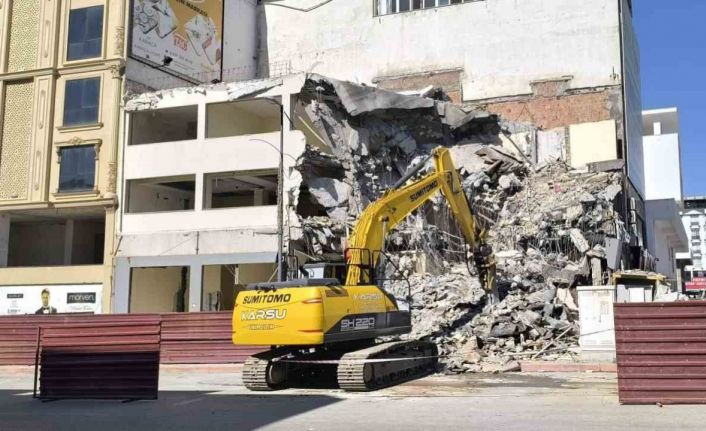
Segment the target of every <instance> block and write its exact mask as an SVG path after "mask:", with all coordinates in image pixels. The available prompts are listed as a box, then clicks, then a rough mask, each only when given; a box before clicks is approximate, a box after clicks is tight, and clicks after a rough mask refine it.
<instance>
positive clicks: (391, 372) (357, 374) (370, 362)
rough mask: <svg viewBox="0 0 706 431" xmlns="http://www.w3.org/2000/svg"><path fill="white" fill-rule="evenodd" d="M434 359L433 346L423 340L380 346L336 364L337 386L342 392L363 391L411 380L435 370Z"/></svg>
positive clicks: (363, 350)
mask: <svg viewBox="0 0 706 431" xmlns="http://www.w3.org/2000/svg"><path fill="white" fill-rule="evenodd" d="M436 356H437V349H436V346H435V345H434V344H432V343H426V342H423V341H398V342H392V343H383V344H378V345H376V346H373V347H369V348H367V349H362V350H357V351H354V352H350V353H347V354H345V355H343V357H341V361H340V362H339V365H338V385H339V386H340V387H341V389H343V390H345V391H351V392H365V391H374V390H377V389H381V388H384V387H387V386H392V385H396V384H399V383H402V382H406V381H409V380H413V379H416V378H419V377H422V376H425V375H427V374H429V373H431V372H434V371H435V370H436V365H437V362H438V358H437V357H436ZM386 360H387V361H386Z"/></svg>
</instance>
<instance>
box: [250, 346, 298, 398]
mask: <svg viewBox="0 0 706 431" xmlns="http://www.w3.org/2000/svg"><path fill="white" fill-rule="evenodd" d="M279 356H281V353H280V352H278V351H275V350H270V351H268V352H263V353H258V354H257V355H254V356H251V357H249V358H248V359H247V360H246V361H245V364H244V365H243V385H245V387H246V388H248V389H250V390H251V391H275V390H278V389H283V388H284V387H285V385H286V381H287V374H288V370H287V364H285V363H278V362H273V359H276V358H278V357H279Z"/></svg>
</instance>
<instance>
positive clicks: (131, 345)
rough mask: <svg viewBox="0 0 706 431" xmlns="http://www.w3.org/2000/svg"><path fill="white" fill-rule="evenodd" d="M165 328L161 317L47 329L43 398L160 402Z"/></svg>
mask: <svg viewBox="0 0 706 431" xmlns="http://www.w3.org/2000/svg"><path fill="white" fill-rule="evenodd" d="M160 326H161V319H160V317H159V316H158V315H153V316H124V317H123V319H121V320H119V321H118V320H115V321H113V322H99V323H96V322H93V323H80V324H67V325H61V326H42V327H41V328H40V329H39V341H40V343H39V345H40V353H39V355H40V361H39V363H40V364H41V373H40V374H39V397H40V398H42V399H57V398H112V399H115V398H118V399H121V398H122V399H156V398H157V393H158V387H159V349H160ZM35 378H36V376H35Z"/></svg>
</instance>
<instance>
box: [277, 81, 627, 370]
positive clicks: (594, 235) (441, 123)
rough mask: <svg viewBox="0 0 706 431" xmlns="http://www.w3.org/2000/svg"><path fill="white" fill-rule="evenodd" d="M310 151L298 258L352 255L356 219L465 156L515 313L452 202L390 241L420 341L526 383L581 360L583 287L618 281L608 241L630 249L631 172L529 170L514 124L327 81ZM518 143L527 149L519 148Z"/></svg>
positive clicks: (393, 277)
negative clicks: (488, 279) (441, 163)
mask: <svg viewBox="0 0 706 431" xmlns="http://www.w3.org/2000/svg"><path fill="white" fill-rule="evenodd" d="M295 116H296V121H297V122H299V123H300V124H298V128H299V129H300V130H308V132H305V134H307V133H308V134H309V136H308V138H309V142H317V143H318V144H319V145H318V148H314V147H309V148H308V149H307V151H306V152H305V153H304V154H302V155H301V156H300V157H299V160H298V163H297V168H296V169H297V171H298V172H299V174H300V175H301V183H300V184H298V185H296V186H295V187H292V188H291V189H290V190H289V194H290V203H291V205H292V207H293V212H294V216H292V215H291V214H290V220H291V219H292V218H296V219H297V222H298V226H297V227H298V229H291V228H290V254H295V255H296V254H297V253H298V254H299V256H306V257H308V258H310V259H311V258H314V259H316V258H321V257H322V256H331V254H332V253H338V254H339V255H340V254H341V253H342V252H343V249H344V248H345V238H346V237H347V236H348V234H349V233H350V228H351V227H352V225H353V223H354V221H355V218H356V216H357V215H358V214H359V213H360V212H361V211H362V210H363V209H364V208H365V206H366V205H367V204H368V203H370V202H372V201H374V200H375V199H377V198H378V197H379V196H380V195H381V194H382V193H383V192H384V190H386V189H387V188H389V187H390V186H391V185H392V184H394V183H395V182H396V181H397V180H398V179H399V178H401V177H402V175H404V173H405V172H407V171H408V169H409V168H410V167H411V166H413V165H415V164H417V163H419V162H420V161H421V160H423V159H424V158H425V156H426V155H428V154H429V152H430V151H431V150H432V149H433V148H434V147H436V146H438V145H444V146H447V147H449V148H450V149H451V151H452V155H453V159H454V162H455V164H456V166H457V168H459V170H460V173H461V175H462V176H463V178H464V182H463V187H464V189H465V191H466V193H467V195H468V196H469V198H470V201H471V205H472V207H473V209H474V211H475V213H476V215H477V218H478V220H479V222H480V223H481V225H482V226H483V228H485V229H487V230H488V242H489V243H490V244H491V245H492V246H493V248H494V250H495V253H496V259H497V263H498V277H497V283H498V287H499V290H500V293H501V295H500V296H501V300H500V301H499V302H498V303H495V304H492V303H491V302H490V301H489V295H487V294H486V292H485V291H484V290H483V288H482V287H481V285H480V282H479V280H478V278H477V277H476V276H474V275H472V271H474V270H473V269H472V268H470V267H468V259H467V257H468V256H467V251H466V246H465V244H464V243H463V240H462V238H461V235H460V233H459V230H458V228H457V226H456V225H455V222H454V221H453V220H452V217H451V215H450V212H449V210H448V208H447V207H446V204H445V203H443V200H442V199H441V198H440V197H439V199H437V200H434V201H432V202H430V203H428V204H426V205H425V206H423V207H422V208H421V209H420V210H418V211H417V213H416V214H414V215H412V216H410V217H409V218H408V220H407V221H405V222H404V223H402V224H401V225H400V226H399V227H398V228H397V229H395V231H394V232H393V233H392V234H391V235H390V236H389V240H388V241H387V246H388V250H386V251H387V252H388V253H389V254H390V256H391V259H390V261H389V262H388V264H387V265H386V267H385V279H386V281H385V287H386V288H387V289H388V290H389V291H390V292H392V293H393V294H394V295H395V296H396V297H397V298H399V299H400V303H401V304H403V305H404V304H405V303H407V304H408V306H409V307H410V308H411V310H412V316H413V332H412V333H411V334H410V335H409V336H410V337H414V338H418V339H426V340H431V341H433V342H435V343H436V344H437V345H438V346H439V350H440V355H441V363H442V366H443V369H444V371H446V372H451V373H458V372H473V371H498V372H504V371H515V370H517V369H518V368H519V363H518V361H519V360H524V359H556V358H558V357H560V356H565V355H572V354H573V352H575V351H576V349H577V347H578V334H579V328H578V308H577V297H576V291H575V287H576V286H577V285H579V284H583V285H586V284H589V285H590V284H594V283H596V282H604V281H606V279H607V274H608V272H607V271H608V265H607V263H606V255H607V252H606V242H607V241H615V240H616V239H617V240H618V241H620V242H621V243H624V242H625V241H627V238H628V234H627V233H626V230H625V228H624V226H623V223H622V221H621V220H620V219H619V215H618V213H617V212H616V211H614V205H615V204H616V199H618V198H619V194H620V192H621V190H622V188H621V183H622V176H621V173H620V171H611V172H589V171H575V170H571V169H570V168H568V167H567V166H566V165H565V164H564V163H563V162H560V161H556V162H553V163H548V164H544V165H541V166H537V165H529V164H528V163H527V162H526V158H525V157H522V156H518V155H517V154H516V152H514V151H513V148H516V146H514V144H512V145H510V144H511V143H510V142H508V141H509V138H511V137H510V136H509V134H508V133H506V132H504V130H506V127H505V126H503V124H506V123H502V122H501V120H499V119H498V118H497V117H495V116H493V115H489V114H487V113H485V112H466V111H463V110H462V109H461V108H459V107H457V106H455V105H453V104H451V103H449V102H446V101H443V100H434V99H430V98H425V97H419V96H410V95H403V94H398V93H393V92H389V91H385V90H380V89H377V88H373V87H366V86H360V85H356V84H351V83H342V82H339V81H335V80H332V79H329V78H325V77H321V76H318V75H313V76H311V77H309V79H307V81H306V83H305V85H304V88H303V89H302V92H301V94H300V96H299V100H298V102H297V106H296V108H295ZM512 138H513V139H517V138H522V136H520V137H518V136H516V135H513V137H512Z"/></svg>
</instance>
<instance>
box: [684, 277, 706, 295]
mask: <svg viewBox="0 0 706 431" xmlns="http://www.w3.org/2000/svg"><path fill="white" fill-rule="evenodd" d="M685 287H686V290H687V291H691V292H693V291H701V290H706V277H693V278H692V279H691V280H689V281H687V282H686V286H685Z"/></svg>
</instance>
